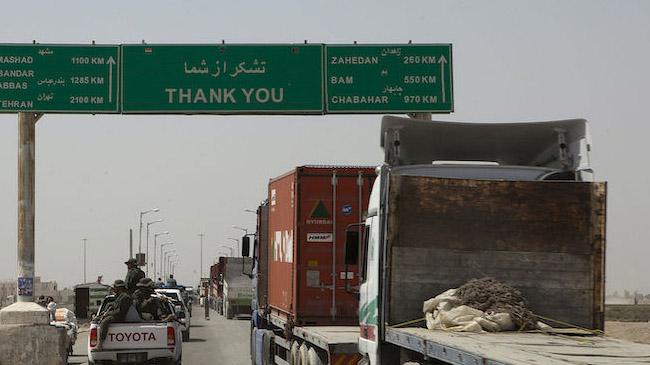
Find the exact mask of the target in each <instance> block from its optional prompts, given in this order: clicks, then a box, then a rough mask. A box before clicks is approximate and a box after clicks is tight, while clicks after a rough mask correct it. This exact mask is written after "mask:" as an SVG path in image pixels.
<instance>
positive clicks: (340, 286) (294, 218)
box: [268, 166, 375, 325]
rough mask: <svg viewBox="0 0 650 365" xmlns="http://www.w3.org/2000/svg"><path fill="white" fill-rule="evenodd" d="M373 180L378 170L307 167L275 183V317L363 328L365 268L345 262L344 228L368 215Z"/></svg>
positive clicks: (271, 226)
mask: <svg viewBox="0 0 650 365" xmlns="http://www.w3.org/2000/svg"><path fill="white" fill-rule="evenodd" d="M374 178H375V169H374V167H354V166H301V167H297V168H296V169H295V170H293V171H290V172H288V173H286V174H284V175H282V176H279V177H277V178H275V179H272V180H271V181H270V183H269V196H268V199H269V203H268V204H269V205H268V209H269V213H268V214H269V215H268V278H269V281H268V305H269V308H270V310H271V313H272V314H274V315H277V316H280V317H282V318H284V319H286V320H290V321H292V322H293V323H295V324H296V325H326V324H358V320H357V311H358V303H359V301H358V299H357V295H356V294H355V293H354V292H353V291H354V290H355V289H357V288H358V285H359V280H358V272H359V270H358V269H359V268H358V266H357V265H349V266H346V265H345V262H344V260H345V231H346V228H347V227H348V226H349V225H351V224H355V223H359V222H362V221H363V219H364V218H365V215H366V212H365V209H367V206H368V199H369V196H370V189H371V187H372V182H373V181H374ZM333 279H334V280H333ZM333 281H334V282H333ZM333 284H334V287H333Z"/></svg>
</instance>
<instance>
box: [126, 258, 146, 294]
mask: <svg viewBox="0 0 650 365" xmlns="http://www.w3.org/2000/svg"><path fill="white" fill-rule="evenodd" d="M124 263H125V264H126V266H127V267H128V268H129V271H128V272H127V273H126V278H125V279H124V282H126V288H127V290H128V292H129V294H130V295H133V292H135V290H136V289H138V286H137V285H138V282H139V281H140V279H142V278H144V271H142V270H140V268H139V267H138V261H137V260H136V259H134V258H130V259H128V260H127V261H126V262H124Z"/></svg>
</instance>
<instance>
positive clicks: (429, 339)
mask: <svg viewBox="0 0 650 365" xmlns="http://www.w3.org/2000/svg"><path fill="white" fill-rule="evenodd" d="M556 331H557V332H553V333H542V332H500V333H468V332H449V331H441V330H434V331H432V330H428V329H426V328H387V329H386V342H388V343H392V344H394V345H396V346H399V347H403V348H408V349H410V350H412V351H415V352H419V353H421V354H423V355H425V356H426V357H428V358H430V359H436V360H440V361H444V362H445V363H449V364H458V365H467V364H489V365H513V364H518V365H519V364H544V365H567V364H593V365H601V364H602V365H606V364H607V365H609V364H650V347H649V346H647V345H643V344H638V343H633V342H628V341H622V340H617V339H614V338H610V337H607V336H602V335H595V334H590V333H586V332H584V331H572V330H567V331H562V330H556Z"/></svg>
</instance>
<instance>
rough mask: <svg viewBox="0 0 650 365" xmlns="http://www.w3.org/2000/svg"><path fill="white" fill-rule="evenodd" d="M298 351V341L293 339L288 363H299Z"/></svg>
mask: <svg viewBox="0 0 650 365" xmlns="http://www.w3.org/2000/svg"><path fill="white" fill-rule="evenodd" d="M299 351H300V345H298V341H293V343H291V353H290V357H289V365H300V354H299Z"/></svg>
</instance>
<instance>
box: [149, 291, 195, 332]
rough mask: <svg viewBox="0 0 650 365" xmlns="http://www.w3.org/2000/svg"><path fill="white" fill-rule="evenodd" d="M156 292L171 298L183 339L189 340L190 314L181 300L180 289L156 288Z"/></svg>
mask: <svg viewBox="0 0 650 365" xmlns="http://www.w3.org/2000/svg"><path fill="white" fill-rule="evenodd" d="M156 293H158V294H161V295H164V296H166V297H167V298H169V299H171V301H172V304H173V305H174V310H175V313H176V318H178V321H179V322H180V325H181V328H180V329H181V331H182V334H183V341H187V340H189V339H190V325H191V319H190V317H192V316H191V315H190V310H189V309H188V308H187V306H186V305H185V302H184V301H183V296H182V294H181V291H180V290H178V289H156Z"/></svg>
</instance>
